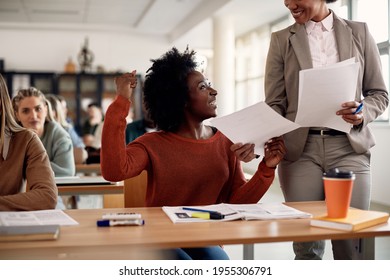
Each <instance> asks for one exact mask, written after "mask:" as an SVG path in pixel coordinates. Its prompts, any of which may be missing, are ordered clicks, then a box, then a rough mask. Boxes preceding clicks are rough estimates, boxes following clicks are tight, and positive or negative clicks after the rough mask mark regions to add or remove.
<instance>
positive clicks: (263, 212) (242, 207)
mask: <svg viewBox="0 0 390 280" xmlns="http://www.w3.org/2000/svg"><path fill="white" fill-rule="evenodd" d="M191 207H194V208H196V209H201V210H209V211H216V212H219V213H221V214H223V215H225V217H224V218H223V219H218V220H207V219H200V218H192V217H191V214H192V213H193V212H194V211H189V210H184V209H183V208H188V207H187V206H181V207H172V206H164V207H163V208H162V209H163V211H164V212H165V213H166V214H167V216H168V217H169V218H170V219H171V221H172V222H173V223H175V224H176V223H191V222H221V221H233V220H277V219H298V218H311V217H312V215H311V214H310V213H306V212H302V211H300V210H297V209H295V208H292V207H289V206H287V205H284V204H282V203H256V204H227V203H221V204H213V205H207V206H191Z"/></svg>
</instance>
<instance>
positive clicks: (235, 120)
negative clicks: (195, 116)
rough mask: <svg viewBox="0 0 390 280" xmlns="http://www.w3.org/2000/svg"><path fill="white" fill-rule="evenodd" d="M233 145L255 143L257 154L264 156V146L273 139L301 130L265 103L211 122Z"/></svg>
mask: <svg viewBox="0 0 390 280" xmlns="http://www.w3.org/2000/svg"><path fill="white" fill-rule="evenodd" d="M210 122H211V124H212V125H213V126H215V127H216V128H218V129H219V130H220V131H221V132H222V133H223V134H225V135H226V137H228V138H229V139H230V140H231V141H232V142H233V143H239V142H241V143H244V144H245V143H253V144H255V153H256V154H257V155H260V156H264V144H265V143H266V142H267V141H268V140H269V139H271V138H272V137H277V136H281V135H283V134H285V133H287V132H290V131H292V130H295V129H297V128H299V125H298V124H296V123H293V122H292V121H290V120H288V119H286V118H284V117H282V116H281V115H279V114H278V113H277V112H275V111H274V110H273V109H272V108H271V107H270V106H268V105H267V104H266V103H265V102H259V103H256V104H254V105H252V106H249V107H247V108H245V109H242V110H240V111H237V112H235V113H232V114H230V115H226V116H223V117H219V118H215V119H212V120H210Z"/></svg>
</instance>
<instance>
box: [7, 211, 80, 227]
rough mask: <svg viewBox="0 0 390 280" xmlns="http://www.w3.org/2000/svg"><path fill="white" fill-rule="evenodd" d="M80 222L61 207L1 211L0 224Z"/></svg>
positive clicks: (66, 223)
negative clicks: (60, 208)
mask: <svg viewBox="0 0 390 280" xmlns="http://www.w3.org/2000/svg"><path fill="white" fill-rule="evenodd" d="M78 224H79V223H78V222H77V221H75V220H74V219H73V218H71V217H70V216H68V215H67V214H66V213H65V212H63V211H62V210H59V209H53V210H37V211H12V212H5V211H4V212H0V225H2V226H34V225H36V226H37V225H60V226H71V225H78Z"/></svg>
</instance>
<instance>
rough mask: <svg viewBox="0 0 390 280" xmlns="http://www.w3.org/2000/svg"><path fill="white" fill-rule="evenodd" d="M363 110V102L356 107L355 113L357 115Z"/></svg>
mask: <svg viewBox="0 0 390 280" xmlns="http://www.w3.org/2000/svg"><path fill="white" fill-rule="evenodd" d="M362 110H363V102H362V103H360V105H359V106H358V107H357V108H356V110H355V112H354V113H353V114H354V115H356V114H357V113H360V112H361V111H362Z"/></svg>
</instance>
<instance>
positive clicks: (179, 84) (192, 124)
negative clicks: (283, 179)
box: [101, 48, 285, 259]
mask: <svg viewBox="0 0 390 280" xmlns="http://www.w3.org/2000/svg"><path fill="white" fill-rule="evenodd" d="M195 61H196V60H195V52H194V51H190V50H188V49H187V50H186V51H185V52H183V53H180V52H179V51H178V50H177V49H176V48H173V49H171V50H170V51H168V52H167V53H165V54H164V55H163V56H162V57H160V58H159V59H155V60H152V63H153V65H152V67H151V68H150V69H149V70H148V72H147V75H146V78H145V84H144V103H145V106H146V108H147V110H148V111H149V113H150V117H151V118H152V120H153V121H154V122H155V123H156V125H157V127H158V129H159V131H156V132H151V133H147V134H144V135H142V136H140V137H138V138H137V139H136V140H135V141H133V142H131V143H130V144H128V145H127V146H126V145H125V141H124V139H125V128H126V116H127V114H128V112H129V108H130V106H131V101H130V97H131V95H132V92H133V89H134V87H135V86H136V83H137V82H136V77H135V75H136V73H135V71H133V72H132V73H126V74H124V75H122V76H120V77H118V78H116V86H117V97H116V99H115V101H114V102H113V103H112V104H111V105H110V106H109V108H108V110H107V113H106V119H105V122H104V127H103V138H102V150H101V155H102V161H101V164H102V165H101V167H102V174H103V176H104V177H105V178H106V179H107V180H110V181H120V180H124V179H126V178H130V177H133V176H136V175H138V174H140V173H141V172H142V171H143V170H147V173H148V186H147V194H146V206H179V205H208V204H216V203H223V202H225V203H256V202H258V201H259V200H260V198H261V197H262V196H263V195H264V193H265V192H266V191H267V190H268V188H269V186H270V185H271V183H272V181H273V179H274V174H275V167H276V165H277V164H278V163H279V161H280V160H281V159H282V158H283V156H284V154H285V147H284V142H283V140H282V139H281V138H273V139H272V140H271V141H269V142H268V143H267V145H266V148H265V157H264V159H263V160H262V161H261V162H260V164H259V167H258V170H257V172H256V173H255V174H254V175H253V177H252V179H251V180H249V181H247V180H246V179H245V177H244V172H243V170H242V167H241V163H240V161H239V160H238V159H237V157H236V156H235V154H234V152H233V151H232V150H231V149H230V147H231V146H232V145H233V143H232V142H231V141H230V140H229V139H228V138H227V137H226V136H225V135H223V134H222V133H221V132H220V131H218V130H217V129H216V128H214V127H211V126H208V125H206V124H204V123H203V121H204V120H206V119H209V118H212V117H215V116H216V109H217V91H216V90H215V89H214V88H212V87H211V85H210V83H209V82H208V80H207V79H206V78H205V77H204V75H203V74H202V73H201V72H199V71H197V70H196V69H197V68H196V67H197V65H196V62H195ZM175 252H176V253H177V258H178V259H228V256H227V254H226V253H225V252H224V250H223V249H222V248H221V247H220V246H213V247H206V248H180V249H176V250H175Z"/></svg>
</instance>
